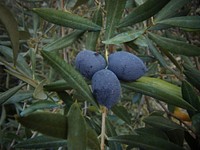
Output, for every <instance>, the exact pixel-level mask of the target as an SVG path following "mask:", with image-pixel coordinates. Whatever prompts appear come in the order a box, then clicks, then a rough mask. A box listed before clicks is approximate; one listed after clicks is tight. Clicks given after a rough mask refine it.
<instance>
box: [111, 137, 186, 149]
mask: <svg viewBox="0 0 200 150" xmlns="http://www.w3.org/2000/svg"><path fill="white" fill-rule="evenodd" d="M108 140H109V141H115V142H119V143H122V144H127V145H131V146H132V147H139V148H142V149H148V150H161V149H162V150H169V149H175V150H184V148H182V147H180V146H178V145H176V144H174V143H172V142H170V141H166V140H164V139H162V138H159V137H156V136H153V135H145V136H143V135H121V136H117V137H110V138H108Z"/></svg>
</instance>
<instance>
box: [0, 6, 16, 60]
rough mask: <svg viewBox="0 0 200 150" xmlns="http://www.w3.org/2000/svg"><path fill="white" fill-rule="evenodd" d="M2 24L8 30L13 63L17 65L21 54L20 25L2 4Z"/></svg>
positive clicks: (0, 12) (0, 18)
mask: <svg viewBox="0 0 200 150" xmlns="http://www.w3.org/2000/svg"><path fill="white" fill-rule="evenodd" d="M0 22H1V23H2V24H3V25H4V27H5V28H6V30H7V32H8V35H9V37H10V40H11V43H12V48H13V62H14V64H16V61H17V56H18V53H19V31H18V24H17V21H16V20H15V18H14V16H13V15H12V13H11V12H10V10H9V9H8V8H6V7H5V6H4V5H2V4H0Z"/></svg>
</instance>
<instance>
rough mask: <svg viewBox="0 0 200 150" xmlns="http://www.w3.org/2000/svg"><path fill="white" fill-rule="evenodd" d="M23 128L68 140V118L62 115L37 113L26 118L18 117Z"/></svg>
mask: <svg viewBox="0 0 200 150" xmlns="http://www.w3.org/2000/svg"><path fill="white" fill-rule="evenodd" d="M16 119H17V121H18V122H19V123H21V124H22V125H23V126H25V127H27V128H29V129H32V130H35V131H38V132H40V133H43V134H45V135H48V136H52V137H57V138H62V139H66V138H67V126H68V124H67V117H65V116H63V115H61V114H55V113H47V112H37V113H32V114H30V115H28V116H25V117H16Z"/></svg>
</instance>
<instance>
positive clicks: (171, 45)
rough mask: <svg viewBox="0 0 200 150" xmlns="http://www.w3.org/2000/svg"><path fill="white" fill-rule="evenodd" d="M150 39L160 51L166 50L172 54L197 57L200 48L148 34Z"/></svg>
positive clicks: (199, 53)
mask: <svg viewBox="0 0 200 150" xmlns="http://www.w3.org/2000/svg"><path fill="white" fill-rule="evenodd" d="M148 35H149V37H150V39H152V40H153V41H154V42H155V43H156V44H157V45H158V46H160V47H161V48H162V49H165V50H168V51H170V52H172V53H174V54H180V55H186V56H199V55H200V48H199V47H197V46H195V45H191V44H188V43H186V42H182V41H177V40H173V39H170V38H166V37H162V36H159V35H156V34H153V33H150V32H149V33H148Z"/></svg>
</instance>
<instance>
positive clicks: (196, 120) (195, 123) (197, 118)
mask: <svg viewBox="0 0 200 150" xmlns="http://www.w3.org/2000/svg"><path fill="white" fill-rule="evenodd" d="M199 124H200V113H198V114H195V115H194V116H193V117H192V127H193V128H194V130H195V132H196V133H197V134H198V135H200V126H199Z"/></svg>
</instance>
